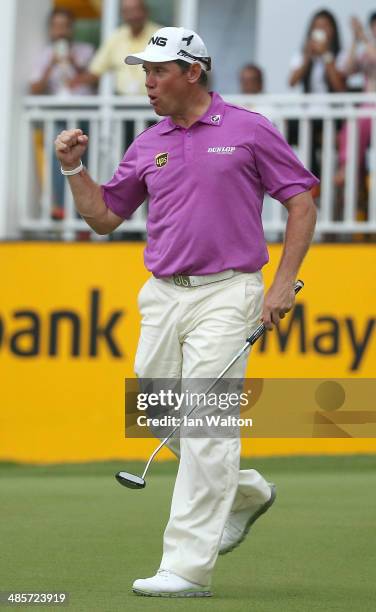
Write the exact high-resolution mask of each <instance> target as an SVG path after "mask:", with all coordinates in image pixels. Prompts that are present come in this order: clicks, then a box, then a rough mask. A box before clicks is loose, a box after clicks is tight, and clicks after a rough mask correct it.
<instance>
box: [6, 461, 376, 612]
mask: <svg viewBox="0 0 376 612" xmlns="http://www.w3.org/2000/svg"><path fill="white" fill-rule="evenodd" d="M243 463H244V466H247V467H248V466H249V461H246V462H243ZM252 466H253V467H256V468H257V469H259V470H260V471H262V472H263V473H264V475H265V476H266V477H267V478H268V479H271V480H273V481H275V482H276V484H277V487H278V497H277V502H276V504H275V505H274V506H273V508H272V509H271V510H270V512H269V513H267V514H266V515H265V516H264V517H262V518H261V519H260V521H258V522H257V523H256V525H255V526H254V528H253V529H252V531H251V533H250V535H249V537H248V538H247V540H246V541H245V542H244V543H243V544H242V546H241V547H239V548H238V549H236V550H235V551H233V552H232V553H230V554H228V555H226V556H225V557H221V558H219V559H218V563H217V566H216V571H215V575H214V580H213V590H214V593H215V597H213V598H212V599H207V600H182V599H178V600H176V599H174V600H161V599H149V598H141V597H136V596H134V595H133V594H132V592H131V590H130V586H131V583H132V581H133V580H134V579H135V578H138V577H145V576H149V575H152V574H153V573H154V571H155V569H157V567H158V563H159V560H160V556H161V543H162V534H163V529H164V526H165V523H166V521H167V517H168V512H169V498H170V496H171V492H172V487H173V480H174V474H175V469H176V464H175V463H170V462H168V463H160V464H156V465H155V466H153V467H152V468H151V473H150V476H149V479H148V485H147V487H146V489H145V490H142V491H130V490H127V489H124V488H122V487H120V486H119V485H118V484H117V483H116V482H115V480H114V478H113V473H114V472H115V471H117V470H118V469H120V468H123V469H128V470H129V471H134V472H135V473H139V472H140V471H141V469H142V467H143V464H139V463H130V462H128V463H125V464H124V463H122V464H119V462H109V463H98V464H88V465H64V466H47V467H46V466H23V465H22V466H21V465H16V464H0V491H1V493H0V495H1V501H0V508H1V518H2V520H1V521H0V590H2V591H5V590H6V591H10V590H12V589H16V590H23V591H28V590H30V589H31V590H33V591H38V590H39V591H46V590H47V591H50V592H51V591H52V590H55V591H57V590H62V591H68V592H69V593H70V604H69V607H68V608H67V609H69V610H71V611H72V612H73V611H74V612H76V611H77V612H79V611H85V612H86V611H87V612H94V611H101V612H120V611H121V612H124V611H125V612H139V611H141V610H142V611H145V610H146V611H148V610H151V611H153V612H156V611H158V612H159V611H162V612H163V611H164V610H173V611H174V612H180V611H185V610H187V609H188V608H189V610H194V611H196V610H200V611H201V610H204V611H205V612H206V611H207V610H209V611H210V612H211V611H215V612H222V611H223V612H224V611H226V612H233V611H234V612H238V611H239V612H240V611H244V612H251V611H252V612H269V611H270V612H272V611H273V612H277V611H278V612H316V611H320V612H321V611H322V612H327V611H331V610H336V611H338V612H343V611H345V610H349V611H350V610H351V611H353V612H357V611H359V612H368V611H371V610H372V611H373V610H375V601H376V586H375V584H376V580H375V579H376V535H375V533H376V456H354V457H349V456H347V457H304V458H301V457H297V458H296V457H295V458H272V459H263V460H257V461H256V460H255V461H253V462H252ZM33 609H36V610H53V609H56V608H52V607H47V606H46V607H41V606H33ZM63 609H64V608H63Z"/></svg>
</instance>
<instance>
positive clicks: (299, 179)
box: [254, 115, 319, 202]
mask: <svg viewBox="0 0 376 612" xmlns="http://www.w3.org/2000/svg"><path fill="white" fill-rule="evenodd" d="M254 152H255V161H256V166H257V170H258V172H259V174H260V177H261V182H262V184H263V186H264V189H265V190H266V191H267V193H268V194H269V195H271V197H272V198H275V199H276V200H279V201H280V202H285V201H286V200H288V199H289V198H292V197H293V196H294V195H298V194H299V193H303V192H304V191H309V190H310V189H312V187H314V185H318V184H319V180H318V179H317V178H316V177H315V176H314V175H313V174H312V173H311V172H310V171H309V170H307V169H306V168H305V167H304V166H303V164H302V163H301V162H300V161H299V159H298V158H297V156H296V155H295V153H294V151H293V150H292V148H291V147H290V145H289V144H288V143H287V142H286V140H285V139H284V138H283V136H282V134H281V133H280V132H279V131H278V130H277V128H275V127H274V125H273V124H272V123H271V122H270V121H269V120H268V119H266V118H265V117H262V116H261V115H260V118H259V122H258V124H257V126H256V130H255V141H254Z"/></svg>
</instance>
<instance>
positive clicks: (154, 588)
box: [132, 569, 212, 597]
mask: <svg viewBox="0 0 376 612" xmlns="http://www.w3.org/2000/svg"><path fill="white" fill-rule="evenodd" d="M132 588H133V592H134V593H136V595H145V596H147V597H211V595H212V593H211V592H210V590H209V587H207V586H202V585H201V584H196V583H195V582H189V580H186V579H185V578H181V577H180V576H177V575H176V574H174V573H173V572H170V570H164V569H160V570H158V571H157V573H156V575H155V576H153V577H152V578H140V579H139V580H135V581H134V583H133V587H132Z"/></svg>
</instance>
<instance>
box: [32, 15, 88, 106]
mask: <svg viewBox="0 0 376 612" xmlns="http://www.w3.org/2000/svg"><path fill="white" fill-rule="evenodd" d="M73 25H74V19H73V15H72V13H70V11H67V10H65V9H55V10H53V11H52V12H51V14H50V16H49V20H48V34H49V40H50V42H49V44H48V45H47V46H46V47H45V48H44V49H43V50H42V52H41V54H40V56H39V57H38V58H37V60H36V62H35V64H34V67H33V69H32V73H31V79H30V92H31V93H32V94H34V95H45V94H53V95H62V94H63V95H85V94H90V93H93V90H92V87H91V86H90V85H88V84H87V74H88V73H87V66H88V64H89V62H90V60H91V58H92V56H93V54H94V48H93V47H92V45H89V44H87V43H81V42H74V41H73Z"/></svg>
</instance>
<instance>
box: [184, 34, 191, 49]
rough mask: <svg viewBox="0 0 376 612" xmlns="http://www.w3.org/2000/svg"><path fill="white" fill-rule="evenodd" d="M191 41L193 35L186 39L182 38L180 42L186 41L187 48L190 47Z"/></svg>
mask: <svg viewBox="0 0 376 612" xmlns="http://www.w3.org/2000/svg"><path fill="white" fill-rule="evenodd" d="M192 39H193V34H191V35H190V36H187V37H186V38H183V39H182V40H183V41H185V40H186V41H187V47H189V45H190V44H191V42H192Z"/></svg>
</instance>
